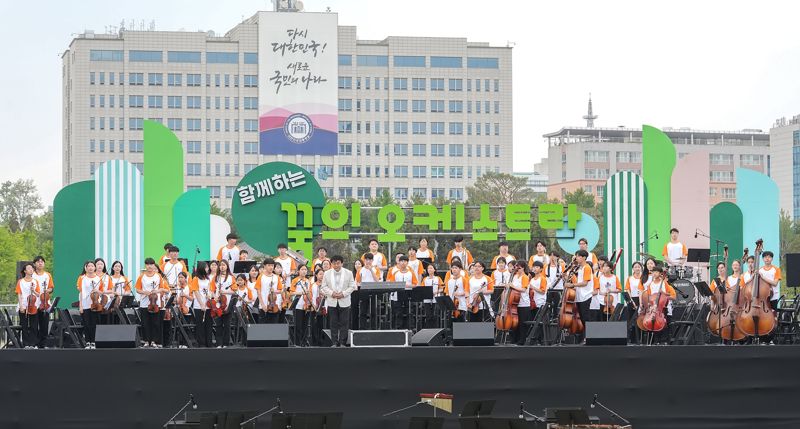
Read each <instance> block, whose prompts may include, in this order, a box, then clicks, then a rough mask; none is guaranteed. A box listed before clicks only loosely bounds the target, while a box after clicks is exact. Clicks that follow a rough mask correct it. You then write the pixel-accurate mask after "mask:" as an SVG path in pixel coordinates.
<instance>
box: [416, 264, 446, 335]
mask: <svg viewBox="0 0 800 429" xmlns="http://www.w3.org/2000/svg"><path fill="white" fill-rule="evenodd" d="M420 285H421V286H426V287H430V288H431V289H432V290H433V296H434V298H433V299H426V300H424V301H423V302H422V307H423V309H424V312H425V327H426V328H429V329H430V328H435V327H436V313H435V312H434V305H435V304H436V299H435V298H436V297H437V296H443V295H446V294H447V288H446V287H445V285H444V282H443V281H442V279H441V278H440V277H439V276H437V275H436V266H435V265H433V263H430V264H428V266H427V267H426V268H425V278H423V279H422V282H421V283H420Z"/></svg>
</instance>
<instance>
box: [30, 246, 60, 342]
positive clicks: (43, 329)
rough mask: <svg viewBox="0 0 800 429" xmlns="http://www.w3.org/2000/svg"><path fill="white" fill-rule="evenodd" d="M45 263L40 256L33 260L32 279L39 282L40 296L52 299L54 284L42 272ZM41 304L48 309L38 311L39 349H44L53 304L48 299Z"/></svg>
mask: <svg viewBox="0 0 800 429" xmlns="http://www.w3.org/2000/svg"><path fill="white" fill-rule="evenodd" d="M45 262H46V261H45V260H44V257H42V256H41V255H40V256H37V257H35V258H33V268H34V272H33V278H34V279H36V281H38V282H39V287H41V288H42V294H45V293H47V294H48V295H49V296H50V297H52V296H53V288H54V287H55V282H53V276H52V274H50V273H48V272H47V271H45V270H44V264H45ZM43 304H44V305H45V306H46V307H47V308H48V310H46V311H39V348H44V346H45V340H46V339H47V334H48V331H49V328H50V310H49V309H50V306H51V305H52V304H53V303H52V299H48V301H47V302H45V303H43Z"/></svg>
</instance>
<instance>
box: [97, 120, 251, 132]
mask: <svg viewBox="0 0 800 429" xmlns="http://www.w3.org/2000/svg"><path fill="white" fill-rule="evenodd" d="M106 119H107V120H108V121H106ZM115 119H116V118H114V117H108V118H106V117H105V116H99V117H94V116H90V117H89V129H90V130H105V129H106V124H107V125H108V129H109V130H114V129H119V130H124V129H125V126H124V122H123V119H122V118H119V122H117V121H116V120H115ZM147 119H148V120H151V121H155V122H158V123H161V124H163V123H164V119H163V118H147ZM205 122H206V124H205V130H206V131H211V130H212V129H213V130H214V131H216V132H222V131H223V130H224V131H225V132H230V131H234V132H239V131H240V129H241V130H243V131H245V132H258V119H243V120H242V121H241V122H240V121H239V120H237V119H224V120H223V119H214V120H213V128H212V120H211V119H206V120H205ZM184 123H185V124H186V131H202V130H203V126H202V125H203V120H202V119H200V118H186V119H184V118H167V126H168V127H169V129H170V130H172V131H183V124H184ZM231 124H232V125H233V127H231ZM240 124H241V128H240V126H239V125H240ZM117 126H118V128H117ZM143 128H144V118H128V129H129V130H141V129H143Z"/></svg>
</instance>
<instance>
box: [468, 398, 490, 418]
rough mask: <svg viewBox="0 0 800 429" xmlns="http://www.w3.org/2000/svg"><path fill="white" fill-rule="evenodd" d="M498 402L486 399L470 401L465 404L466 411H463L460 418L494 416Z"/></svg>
mask: <svg viewBox="0 0 800 429" xmlns="http://www.w3.org/2000/svg"><path fill="white" fill-rule="evenodd" d="M496 402H497V401H496V400H494V399H485V400H482V401H468V402H467V403H466V404H464V409H463V410H461V414H459V417H480V416H488V415H490V414H492V410H494V404H495V403H496Z"/></svg>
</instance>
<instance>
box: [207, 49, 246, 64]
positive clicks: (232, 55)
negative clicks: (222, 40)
mask: <svg viewBox="0 0 800 429" xmlns="http://www.w3.org/2000/svg"><path fill="white" fill-rule="evenodd" d="M206 63H207V64H238V63H239V53H238V52H206Z"/></svg>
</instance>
